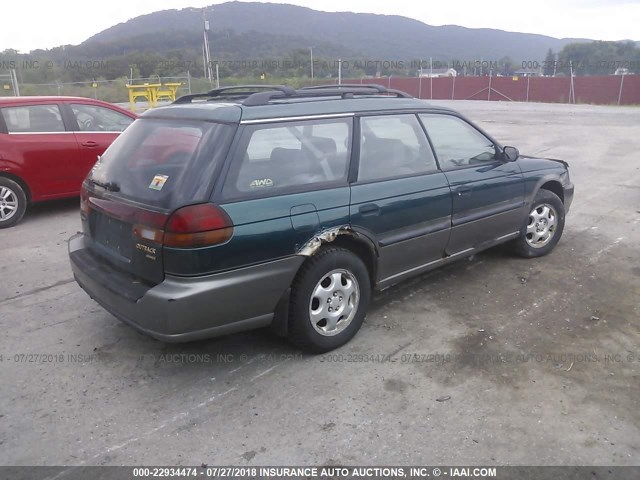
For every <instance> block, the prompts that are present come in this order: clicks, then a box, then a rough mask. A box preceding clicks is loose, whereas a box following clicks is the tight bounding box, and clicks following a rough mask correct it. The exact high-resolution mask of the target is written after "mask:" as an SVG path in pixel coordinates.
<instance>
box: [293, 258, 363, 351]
mask: <svg viewBox="0 0 640 480" xmlns="http://www.w3.org/2000/svg"><path fill="white" fill-rule="evenodd" d="M370 300H371V279H370V277H369V272H368V270H367V267H366V266H365V264H364V262H363V261H362V260H361V259H360V258H359V257H358V256H357V255H355V254H353V253H352V252H351V251H349V250H346V249H343V248H333V247H329V248H323V249H322V250H320V251H319V252H318V253H317V254H316V255H315V256H313V257H311V258H310V259H309V260H307V262H306V263H305V264H304V265H303V266H302V268H301V269H300V271H299V272H298V275H297V276H296V279H295V280H294V282H293V285H292V288H291V303H290V305H289V329H288V332H289V334H288V335H289V340H290V341H291V342H292V343H293V344H294V345H296V346H297V347H298V348H300V349H301V350H303V351H306V352H310V353H323V352H328V351H329V350H333V349H335V348H338V347H339V346H341V345H344V344H345V343H347V342H348V341H349V340H351V339H352V338H353V336H354V335H355V334H356V333H357V332H358V330H359V329H360V327H361V326H362V322H363V321H364V317H365V315H366V313H367V309H368V308H369V302H370ZM329 309H331V311H330V310H329Z"/></svg>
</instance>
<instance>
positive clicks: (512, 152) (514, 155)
mask: <svg viewBox="0 0 640 480" xmlns="http://www.w3.org/2000/svg"><path fill="white" fill-rule="evenodd" d="M502 153H503V155H504V159H505V160H506V161H507V162H515V161H516V160H517V159H518V157H519V156H520V152H519V151H518V149H517V148H516V147H504V148H503V149H502Z"/></svg>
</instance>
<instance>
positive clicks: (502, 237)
mask: <svg viewBox="0 0 640 480" xmlns="http://www.w3.org/2000/svg"><path fill="white" fill-rule="evenodd" d="M516 235H520V232H511V233H507V234H506V235H502V236H501V237H498V238H496V239H495V241H496V242H497V241H500V240H504V239H505V238H509V237H515V236H516Z"/></svg>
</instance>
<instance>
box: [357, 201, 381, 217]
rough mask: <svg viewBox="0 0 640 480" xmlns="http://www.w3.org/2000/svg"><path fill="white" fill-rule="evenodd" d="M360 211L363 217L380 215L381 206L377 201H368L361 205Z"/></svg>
mask: <svg viewBox="0 0 640 480" xmlns="http://www.w3.org/2000/svg"><path fill="white" fill-rule="evenodd" d="M358 211H359V212H360V215H362V216H363V217H366V216H372V215H378V214H379V213H380V207H379V206H378V205H376V204H375V203H367V204H365V205H361V206H360V208H359V209H358Z"/></svg>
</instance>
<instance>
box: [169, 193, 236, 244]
mask: <svg viewBox="0 0 640 480" xmlns="http://www.w3.org/2000/svg"><path fill="white" fill-rule="evenodd" d="M232 235H233V223H232V222H231V219H230V218H229V215H227V213H226V212H225V211H224V210H223V209H221V208H220V207H217V206H215V205H212V204H211V203H203V204H201V205H191V206H189V207H184V208H180V209H178V210H176V211H175V212H174V213H173V214H172V215H171V217H169V220H168V221H167V225H166V227H165V233H164V242H163V243H164V245H165V246H167V247H176V248H193V247H205V246H208V245H218V244H220V243H224V242H226V241H227V240H229V239H230V238H231V236H232Z"/></svg>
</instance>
